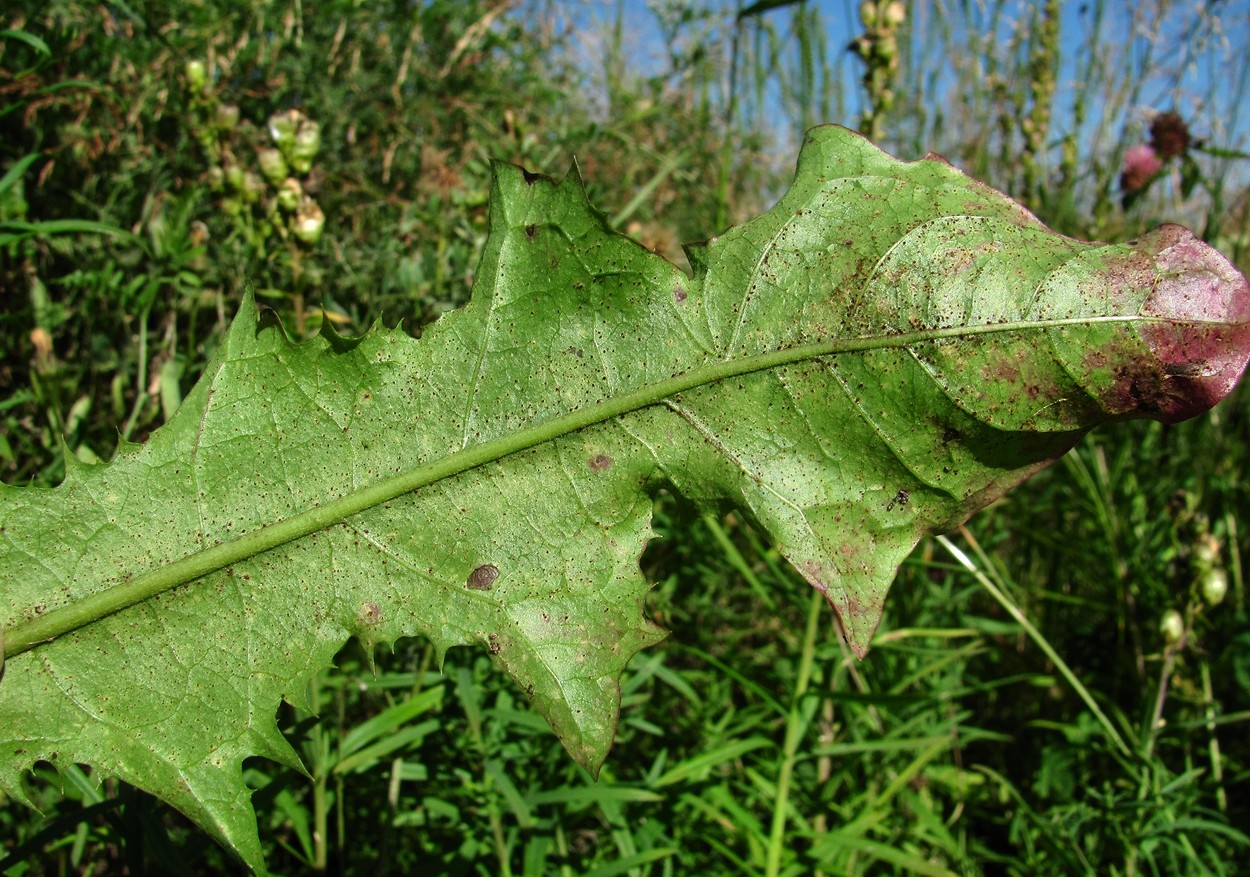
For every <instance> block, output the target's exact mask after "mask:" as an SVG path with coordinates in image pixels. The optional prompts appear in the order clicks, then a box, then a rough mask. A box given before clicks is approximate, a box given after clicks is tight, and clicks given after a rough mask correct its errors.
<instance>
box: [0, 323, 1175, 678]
mask: <svg viewBox="0 0 1250 877" xmlns="http://www.w3.org/2000/svg"><path fill="white" fill-rule="evenodd" d="M1129 322H1139V323H1161V322H1168V321H1167V320H1166V319H1164V318H1161V317H1147V316H1142V315H1139V314H1133V315H1126V316H1119V315H1113V316H1095V317H1069V318H1064V319H1051V320H1032V321H1027V320H1021V321H1013V322H1005V323H996V324H992V325H984V326H952V327H945V328H938V329H926V330H921V331H917V332H900V333H896V334H890V335H871V336H862V337H856V338H839V339H834V340H828V341H820V342H815V343H811V344H800V345H796V346H794V347H787V348H783V349H781V350H775V351H771V352H769V353H760V354H755V355H753V356H745V357H739V358H737V359H731V360H722V361H720V362H714V363H709V364H707V365H703V366H699V367H698V368H694V369H691V370H690V371H687V372H682V373H681V374H678V375H675V376H673V377H671V378H667V379H665V380H662V381H657V382H655V383H652V384H646V385H644V386H642V387H638V388H637V389H634V390H631V391H629V392H627V393H623V394H621V395H619V396H616V397H614V398H611V399H605V400H604V401H602V402H598V403H595V404H594V405H589V406H587V407H585V408H579V409H576V410H574V411H570V412H569V413H567V414H563V415H560V416H559V417H555V418H552V419H550V420H546V421H543V422H542V423H538V424H534V425H533V426H529V427H526V428H525V429H522V430H518V431H517V432H514V433H511V434H509V435H505V436H500V437H499V438H495V439H491V440H489V441H486V442H483V443H481V444H479V445H474V446H473V447H469V448H465V449H463V450H461V451H457V452H456V453H454V454H450V455H448V456H446V457H442V458H440V459H438V460H432V461H430V462H428V463H423V464H421V465H420V466H417V467H415V468H413V469H410V470H408V471H407V472H402V473H400V474H398V475H393V476H391V477H389V478H385V479H383V480H382V481H379V482H377V483H376V484H372V485H369V486H367V487H362V488H360V489H359V490H356V491H354V492H352V493H349V494H347V495H346V496H342V497H340V498H338V499H335V500H332V501H330V502H327V503H326V504H324V505H319V506H315V507H313V508H310V509H306V510H305V511H302V512H299V513H297V514H294V515H292V516H290V517H287V518H283V519H282V520H279V521H275V522H274V523H272V524H267V525H266V526H264V527H261V528H259V529H257V530H253V531H251V532H248V533H244V534H242V535H240V536H237V537H235V538H234V539H231V540H229V541H226V542H221V543H219V544H217V545H213V546H211V547H208V548H205V549H202V550H200V551H197V552H195V553H194V554H189V555H187V556H186V557H183V558H181V559H179V560H176V561H173V562H172V563H168V564H165V565H164V566H161V567H159V568H157V569H154V570H150V571H149V572H146V573H143V574H141V575H138V576H135V577H134V578H132V579H130V580H128V581H125V582H122V583H121V584H118V585H115V586H113V587H111V588H108V589H107V590H103V591H99V592H97V593H94V594H91V595H90V596H87V597H84V598H83V599H81V600H78V601H76V602H74V603H72V604H70V605H68V606H63V607H61V608H59V609H55V610H53V611H51V612H48V613H46V614H44V615H41V616H39V617H38V618H35V619H32V620H30V621H27V622H25V623H23V624H19V625H17V626H15V627H13V628H11V629H10V630H8V631H3V632H2V637H0V662H2V661H3V660H4V659H5V658H6V657H9V658H11V657H13V656H14V655H17V654H20V653H22V652H25V651H29V650H30V649H32V648H34V647H35V646H37V645H40V644H41V643H45V642H50V641H52V640H53V639H55V638H56V637H58V636H61V635H63V634H66V633H69V632H71V631H73V630H77V629H78V628H80V627H84V626H86V625H87V624H90V623H91V622H93V621H98V620H99V619H101V618H104V617H106V616H108V615H112V614H113V613H115V612H120V611H121V610H123V609H126V608H128V607H130V606H134V605H135V604H137V603H141V602H143V601H144V600H147V599H148V598H150V597H154V596H156V595H157V594H161V593H164V592H165V591H168V590H170V589H172V588H176V587H178V586H179V585H184V584H187V583H189V582H192V581H195V580H196V579H198V578H201V577H203V576H206V575H208V574H209V573H212V572H216V571H217V570H220V569H223V568H225V567H227V566H230V565H231V564H234V563H239V562H240V561H243V560H246V559H248V558H250V557H255V556H256V555H258V554H261V553H263V552H265V551H269V550H270V549H273V548H277V547H279V546H281V545H285V544H287V543H288V542H293V541H295V540H296V539H300V538H303V537H304V536H309V535H311V534H313V533H316V532H318V531H319V530H324V529H326V528H327V527H330V526H333V525H334V524H337V523H339V522H340V521H343V520H345V519H347V518H350V517H352V516H353V515H358V514H360V513H361V512H364V511H367V510H368V509H371V508H374V507H375V506H379V505H382V504H383V503H386V502H389V501H390V500H392V499H395V498H396V497H399V496H402V495H403V494H405V493H408V492H410V491H414V490H419V489H421V488H423V487H427V486H429V485H431V484H434V483H435V482H438V481H442V480H443V479H445V478H451V477H452V476H455V475H459V474H460V473H462V472H466V471H468V470H470V469H475V468H477V467H478V466H482V465H485V464H487V463H492V462H495V461H497V460H500V459H503V458H504V457H508V456H510V455H512V454H516V453H519V452H520V451H525V450H529V449H530V448H533V447H537V446H538V445H541V444H544V443H546V442H549V441H553V440H555V439H558V438H561V437H562V436H565V435H568V434H570V433H573V432H577V431H578V430H581V429H585V428H587V427H590V426H594V425H596V424H599V423H603V422H605V421H608V420H611V419H613V418H615V417H620V416H621V415H624V414H628V413H630V412H632V411H637V410H639V409H642V408H647V407H649V406H651V405H656V404H659V403H661V402H663V401H664V400H666V399H668V398H670V397H672V396H675V395H677V394H679V393H683V392H686V391H688V390H692V389H695V388H696V387H701V386H705V385H708V384H714V383H717V382H719V381H723V380H727V379H729V378H735V377H739V376H741V375H745V374H750V373H751V372H757V371H764V370H767V369H771V368H778V367H780V366H784V365H790V364H793V363H796V362H803V361H805V360H811V359H818V358H820V357H823V356H832V355H836V354H841V353H857V352H863V351H868V350H887V349H896V348H902V347H909V346H911V345H914V344H922V343H925V342H930V341H938V340H943V339H949V338H966V337H975V336H979V335H995V334H1006V333H1011V332H1023V331H1040V330H1043V329H1053V328H1060V327H1063V326H1087V325H1091V324H1095V323H1129ZM0 666H2V663H0Z"/></svg>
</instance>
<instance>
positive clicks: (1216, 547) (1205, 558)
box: [1190, 533, 1220, 572]
mask: <svg viewBox="0 0 1250 877" xmlns="http://www.w3.org/2000/svg"><path fill="white" fill-rule="evenodd" d="M1193 552H1194V553H1193V555H1192V556H1191V557H1190V563H1191V564H1192V565H1193V568H1194V569H1195V570H1197V571H1198V572H1204V571H1206V570H1209V569H1212V568H1213V567H1214V566H1215V565H1216V564H1217V563H1219V562H1220V540H1218V539H1216V538H1215V537H1214V536H1212V535H1210V534H1209V533H1208V534H1207V535H1206V536H1203V537H1201V538H1200V539H1199V540H1198V541H1197V542H1196V543H1195V544H1194V548H1193Z"/></svg>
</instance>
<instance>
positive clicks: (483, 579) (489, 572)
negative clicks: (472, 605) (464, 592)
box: [464, 563, 499, 591]
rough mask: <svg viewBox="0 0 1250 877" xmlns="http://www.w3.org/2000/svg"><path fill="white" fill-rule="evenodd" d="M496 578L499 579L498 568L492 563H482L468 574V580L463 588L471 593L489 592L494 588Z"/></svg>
mask: <svg viewBox="0 0 1250 877" xmlns="http://www.w3.org/2000/svg"><path fill="white" fill-rule="evenodd" d="M497 578H499V567H497V566H495V565H494V564H493V563H484V564H482V565H481V566H479V567H478V568H477V569H475V570H473V572H471V573H469V579H468V581H466V582H465V583H464V586H465V587H466V588H468V589H469V590H471V591H489V590H490V589H491V588H493V587H494V586H495V579H497Z"/></svg>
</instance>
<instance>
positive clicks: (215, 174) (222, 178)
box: [207, 165, 226, 192]
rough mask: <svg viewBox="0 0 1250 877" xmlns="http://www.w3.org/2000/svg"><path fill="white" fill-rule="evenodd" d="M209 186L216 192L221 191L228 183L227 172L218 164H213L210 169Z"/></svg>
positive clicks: (208, 175)
mask: <svg viewBox="0 0 1250 877" xmlns="http://www.w3.org/2000/svg"><path fill="white" fill-rule="evenodd" d="M207 177H208V188H209V189H210V190H212V191H214V192H220V191H221V190H222V187H224V186H225V185H226V172H225V171H223V170H222V169H221V168H220V167H218V166H217V165H213V166H212V167H210V168H209V169H208V174H207Z"/></svg>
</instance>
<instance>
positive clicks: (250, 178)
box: [241, 171, 265, 204]
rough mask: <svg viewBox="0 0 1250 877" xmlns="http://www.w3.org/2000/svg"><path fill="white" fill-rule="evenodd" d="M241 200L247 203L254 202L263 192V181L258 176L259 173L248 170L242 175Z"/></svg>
mask: <svg viewBox="0 0 1250 877" xmlns="http://www.w3.org/2000/svg"><path fill="white" fill-rule="evenodd" d="M241 194H242V195H243V201H244V203H247V204H255V203H256V202H257V201H259V200H260V198H261V196H262V195H264V194H265V181H264V180H262V179H261V178H260V174H258V173H256V172H255V171H248V172H247V173H245V174H244V175H243V189H242V192H241Z"/></svg>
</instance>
